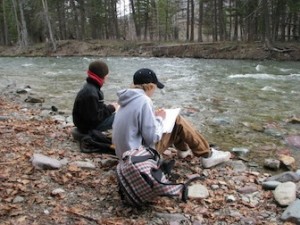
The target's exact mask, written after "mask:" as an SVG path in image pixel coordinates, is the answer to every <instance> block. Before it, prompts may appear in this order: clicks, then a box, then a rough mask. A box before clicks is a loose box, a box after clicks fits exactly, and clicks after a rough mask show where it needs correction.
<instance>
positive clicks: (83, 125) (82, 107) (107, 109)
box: [72, 78, 115, 133]
mask: <svg viewBox="0 0 300 225" xmlns="http://www.w3.org/2000/svg"><path fill="white" fill-rule="evenodd" d="M114 112H115V107H114V106H113V105H106V104H105V103H104V96H103V92H102V91H101V90H100V86H99V85H98V84H96V83H95V82H94V81H93V80H91V79H89V78H87V82H86V84H85V85H84V86H83V88H82V89H81V90H80V91H79V92H78V94H77V96H76V98H75V102H74V106H73V112H72V115H73V122H74V125H75V126H76V127H77V128H78V129H79V131H80V132H82V133H88V131H90V130H92V129H95V128H96V127H97V126H98V125H99V124H100V123H101V122H102V121H103V120H104V119H106V118H107V117H109V116H110V115H111V114H112V113H114Z"/></svg>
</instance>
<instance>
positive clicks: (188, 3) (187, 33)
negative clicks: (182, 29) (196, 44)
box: [186, 0, 191, 41]
mask: <svg viewBox="0 0 300 225" xmlns="http://www.w3.org/2000/svg"><path fill="white" fill-rule="evenodd" d="M190 1H191V0H187V7H186V40H187V41H188V40H189V39H190Z"/></svg>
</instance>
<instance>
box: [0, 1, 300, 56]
mask: <svg viewBox="0 0 300 225" xmlns="http://www.w3.org/2000/svg"><path fill="white" fill-rule="evenodd" d="M0 29H1V34H0V45H1V47H0V55H2V56H6V55H9V56H14V55H22V54H23V55H31V56H32V55H33V56H34V55H57V54H60V55H80V54H81V55H87V54H88V55H90V54H92V55H99V54H100V55H116V54H119V55H122V52H123V53H124V52H126V54H127V55H136V54H142V55H152V56H181V57H204V58H205V57H206V58H234V57H235V58H236V57H237V58H250V59H256V58H259V59H261V58H264V59H269V58H270V59H272V58H275V59H288V60H298V59H300V56H299V55H300V54H299V51H298V45H299V40H300V1H299V0H88V1H86V0H39V1H33V0H2V1H1V2H0ZM74 42H75V43H74ZM70 43H72V44H70ZM87 44H90V45H91V46H90V47H87ZM212 44H213V45H214V46H217V47H214V48H213V49H212V48H211V47H209V46H211V45H212ZM241 44H243V47H242V50H241V47H240V46H241ZM82 45H84V47H81V46H82ZM74 46H75V48H74ZM195 46H197V47H195ZM199 46H202V47H201V49H199ZM203 46H205V47H203ZM170 48H171V49H170ZM62 49H67V50H64V51H62ZM245 49H246V50H245ZM253 49H254V50H255V51H253ZM257 49H261V50H262V51H264V52H257ZM265 51H267V54H266V52H265ZM200 52H201V53H200ZM216 52H218V53H217V54H216ZM219 52H223V53H222V54H221V55H220V53H219ZM224 52H227V54H224ZM228 52H231V53H232V54H229V55H228ZM245 52H248V53H245ZM263 53H265V54H263ZM278 53H279V54H278ZM274 54H275V55H274Z"/></svg>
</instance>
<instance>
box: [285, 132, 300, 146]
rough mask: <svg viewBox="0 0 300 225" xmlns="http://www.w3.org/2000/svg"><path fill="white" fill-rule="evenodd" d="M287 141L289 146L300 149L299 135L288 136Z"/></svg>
mask: <svg viewBox="0 0 300 225" xmlns="http://www.w3.org/2000/svg"><path fill="white" fill-rule="evenodd" d="M285 141H286V142H287V144H288V145H290V146H292V147H295V148H299V149H300V136H299V135H293V136H288V137H286V138H285Z"/></svg>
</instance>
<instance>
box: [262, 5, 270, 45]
mask: <svg viewBox="0 0 300 225" xmlns="http://www.w3.org/2000/svg"><path fill="white" fill-rule="evenodd" d="M261 1H262V7H263V21H264V22H263V26H264V29H263V37H264V41H265V44H266V45H267V46H268V47H270V46H271V45H272V38H271V33H270V20H269V16H270V14H269V0H261Z"/></svg>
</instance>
